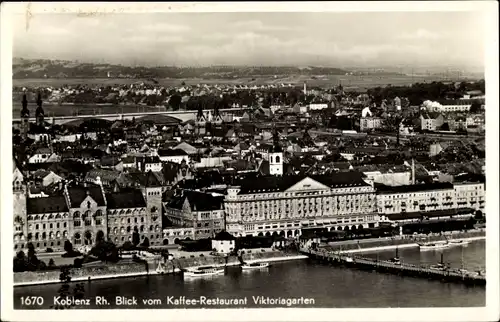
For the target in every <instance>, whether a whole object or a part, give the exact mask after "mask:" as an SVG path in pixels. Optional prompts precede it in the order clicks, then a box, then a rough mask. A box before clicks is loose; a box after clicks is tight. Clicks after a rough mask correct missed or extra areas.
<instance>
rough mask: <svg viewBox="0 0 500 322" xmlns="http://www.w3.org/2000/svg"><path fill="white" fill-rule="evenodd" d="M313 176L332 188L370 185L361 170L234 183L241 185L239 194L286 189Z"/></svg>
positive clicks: (258, 178) (247, 180)
mask: <svg viewBox="0 0 500 322" xmlns="http://www.w3.org/2000/svg"><path fill="white" fill-rule="evenodd" d="M305 178H311V179H313V180H316V181H318V182H319V183H321V184H323V185H325V186H328V187H330V188H342V187H356V186H368V184H367V183H366V182H365V181H364V180H363V174H362V173H360V172H340V173H334V174H331V175H312V176H305V175H291V176H288V175H285V176H262V177H248V178H244V179H242V180H239V181H236V182H235V183H234V184H233V185H234V186H239V187H240V192H239V194H250V193H262V192H277V191H285V190H287V189H288V188H290V187H292V186H293V185H295V184H296V183H298V182H299V181H301V180H303V179H305Z"/></svg>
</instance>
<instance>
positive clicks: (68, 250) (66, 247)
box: [64, 240, 73, 254]
mask: <svg viewBox="0 0 500 322" xmlns="http://www.w3.org/2000/svg"><path fill="white" fill-rule="evenodd" d="M64 251H65V252H66V253H68V254H71V253H72V252H73V244H72V243H71V242H70V241H69V240H66V241H65V242H64Z"/></svg>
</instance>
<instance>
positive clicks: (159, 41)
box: [13, 12, 484, 69]
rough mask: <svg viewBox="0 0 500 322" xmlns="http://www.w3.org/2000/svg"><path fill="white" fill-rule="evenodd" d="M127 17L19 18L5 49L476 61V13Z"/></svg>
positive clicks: (176, 61) (243, 58)
mask: <svg viewBox="0 0 500 322" xmlns="http://www.w3.org/2000/svg"><path fill="white" fill-rule="evenodd" d="M128 18H129V17H128V14H115V15H103V16H92V17H84V18H82V17H78V15H76V14H41V15H40V14H39V15H37V16H36V17H34V18H32V19H31V21H30V24H29V27H28V28H27V27H26V24H25V20H24V19H23V18H21V17H20V18H19V19H15V20H14V21H15V23H14V39H13V54H14V57H23V58H27V59H44V58H46V57H50V58H51V59H61V60H70V61H84V62H88V63H108V64H122V65H129V66H148V67H151V66H182V67H185V66H219V65H228V66H325V67H338V68H346V67H347V66H356V67H359V68H381V67H385V66H395V65H398V66H408V67H417V66H443V65H446V66H450V67H461V68H463V69H468V68H482V67H484V59H483V58H484V57H483V56H484V37H482V36H481V35H483V34H484V32H483V24H482V21H481V19H482V15H481V14H480V13H478V12H416V13H415V12H413V13H407V12H406V13H405V12H377V13H374V12H356V13H345V12H344V13H338V12H328V13H326V12H322V13H311V12H307V13H304V12H301V13H271V12H267V13H148V14H134V23H133V24H131V23H130V19H128ZM359 21H363V24H360V23H359ZM395 25H397V26H398V28H394V26H395ZM367 26H370V28H367ZM88 35H99V37H93V36H90V37H89V36H88Z"/></svg>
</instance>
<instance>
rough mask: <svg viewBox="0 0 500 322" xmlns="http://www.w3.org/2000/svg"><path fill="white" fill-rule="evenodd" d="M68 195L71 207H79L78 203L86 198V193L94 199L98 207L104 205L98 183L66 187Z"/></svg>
mask: <svg viewBox="0 0 500 322" xmlns="http://www.w3.org/2000/svg"><path fill="white" fill-rule="evenodd" d="M68 195H69V199H70V202H71V204H70V206H71V208H78V207H80V204H81V203H82V202H83V201H84V200H85V198H87V195H89V196H90V197H91V198H92V199H94V201H95V202H96V203H97V205H98V206H99V207H100V206H104V205H105V201H104V196H103V192H102V189H101V187H100V186H98V185H92V184H87V187H84V186H72V187H68Z"/></svg>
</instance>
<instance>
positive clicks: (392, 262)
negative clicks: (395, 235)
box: [387, 257, 401, 265]
mask: <svg viewBox="0 0 500 322" xmlns="http://www.w3.org/2000/svg"><path fill="white" fill-rule="evenodd" d="M387 262H388V263H391V264H394V265H401V259H399V257H393V258H391V259H389V260H387Z"/></svg>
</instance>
